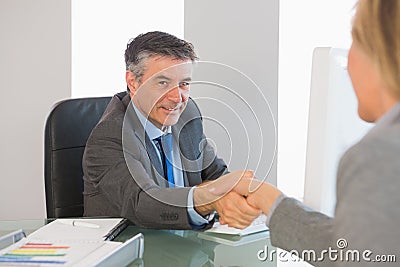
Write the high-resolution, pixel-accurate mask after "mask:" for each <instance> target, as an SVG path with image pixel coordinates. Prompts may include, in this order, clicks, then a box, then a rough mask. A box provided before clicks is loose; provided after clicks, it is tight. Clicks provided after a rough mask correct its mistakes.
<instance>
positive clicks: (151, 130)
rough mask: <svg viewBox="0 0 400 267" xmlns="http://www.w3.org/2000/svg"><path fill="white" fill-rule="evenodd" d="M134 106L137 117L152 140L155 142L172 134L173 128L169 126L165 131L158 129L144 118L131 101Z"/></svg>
mask: <svg viewBox="0 0 400 267" xmlns="http://www.w3.org/2000/svg"><path fill="white" fill-rule="evenodd" d="M131 103H132V106H133V108H134V110H135V112H136V115H137V116H138V118H139V121H140V123H141V124H142V126H143V128H144V130H145V131H146V133H147V135H148V136H149V138H150V140H154V139H155V138H158V137H160V136H162V135H164V134H168V133H171V132H172V131H171V126H167V127H166V129H165V130H164V131H163V130H161V129H159V128H157V127H156V126H155V125H154V124H153V123H151V122H150V121H149V120H148V119H147V118H146V117H145V116H143V114H142V112H140V110H139V109H138V108H137V107H136V105H135V104H134V103H133V101H131Z"/></svg>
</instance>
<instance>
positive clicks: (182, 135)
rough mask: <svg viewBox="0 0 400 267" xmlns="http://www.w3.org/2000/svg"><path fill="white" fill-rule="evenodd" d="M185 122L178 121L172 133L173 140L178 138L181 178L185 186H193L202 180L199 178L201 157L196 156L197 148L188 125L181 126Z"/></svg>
mask: <svg viewBox="0 0 400 267" xmlns="http://www.w3.org/2000/svg"><path fill="white" fill-rule="evenodd" d="M182 125H186V123H182V121H178V123H177V124H176V125H174V126H173V127H172V134H173V136H174V138H175V140H179V141H178V143H179V151H180V158H181V162H182V169H183V179H184V182H185V186H194V185H198V184H200V183H201V182H202V179H201V164H200V163H201V162H200V161H201V159H199V158H198V156H199V155H198V154H197V153H196V151H198V148H196V147H195V145H194V144H193V140H192V138H191V133H190V131H189V127H182Z"/></svg>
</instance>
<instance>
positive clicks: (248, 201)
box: [193, 170, 282, 229]
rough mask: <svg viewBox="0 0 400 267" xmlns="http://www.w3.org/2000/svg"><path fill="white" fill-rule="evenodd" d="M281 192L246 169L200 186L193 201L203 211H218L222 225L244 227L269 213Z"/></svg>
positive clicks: (199, 210)
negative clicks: (262, 214) (261, 215)
mask: <svg viewBox="0 0 400 267" xmlns="http://www.w3.org/2000/svg"><path fill="white" fill-rule="evenodd" d="M281 194H282V192H281V191H279V190H278V189H277V188H276V187H275V186H273V185H271V184H269V183H265V182H262V181H260V180H257V179H256V178H255V177H254V173H253V172H252V171H249V170H243V171H235V172H231V173H229V174H226V175H223V176H221V177H220V178H218V179H217V180H214V181H207V182H204V183H202V184H200V185H198V186H196V187H195V189H194V192H193V200H194V208H195V210H196V211H197V212H198V213H199V214H201V215H203V216H204V215H207V214H209V213H210V212H212V211H217V212H218V214H219V221H220V223H221V224H227V225H228V226H231V227H235V228H239V229H243V228H246V227H247V226H249V225H250V224H251V223H252V221H253V220H254V219H255V218H257V217H258V216H259V215H260V214H261V213H264V214H268V212H269V210H270V208H271V206H272V205H273V203H274V202H275V200H276V199H277V198H278V197H279V196H280V195H281Z"/></svg>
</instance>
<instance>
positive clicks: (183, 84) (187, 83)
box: [179, 82, 190, 89]
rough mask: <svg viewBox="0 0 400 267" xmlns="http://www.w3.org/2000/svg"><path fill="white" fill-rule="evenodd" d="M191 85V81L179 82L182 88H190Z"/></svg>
mask: <svg viewBox="0 0 400 267" xmlns="http://www.w3.org/2000/svg"><path fill="white" fill-rule="evenodd" d="M189 86H190V83H189V82H181V83H180V84H179V88H181V89H188V88H189Z"/></svg>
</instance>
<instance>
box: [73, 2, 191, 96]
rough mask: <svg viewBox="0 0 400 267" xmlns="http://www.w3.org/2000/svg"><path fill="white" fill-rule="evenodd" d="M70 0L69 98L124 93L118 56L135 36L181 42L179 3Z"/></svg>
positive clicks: (122, 66)
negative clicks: (166, 36) (157, 35)
mask: <svg viewBox="0 0 400 267" xmlns="http://www.w3.org/2000/svg"><path fill="white" fill-rule="evenodd" d="M71 1H72V11H71V12H72V97H86V96H112V95H114V94H115V93H118V92H121V91H124V90H126V82H125V63H124V52H125V49H126V44H127V43H128V41H129V40H130V39H131V38H133V37H136V36H137V35H138V34H140V33H145V32H148V31H154V30H159V31H165V32H169V33H171V34H174V35H176V36H178V37H180V38H183V19H184V17H183V15H184V14H183V13H184V8H183V2H184V1H183V0H173V1H163V0H147V1H140V2H139V1H131V0H119V1H106V0H100V1H99V0H85V1H80V0H71ZM94 7H96V8H94Z"/></svg>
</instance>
